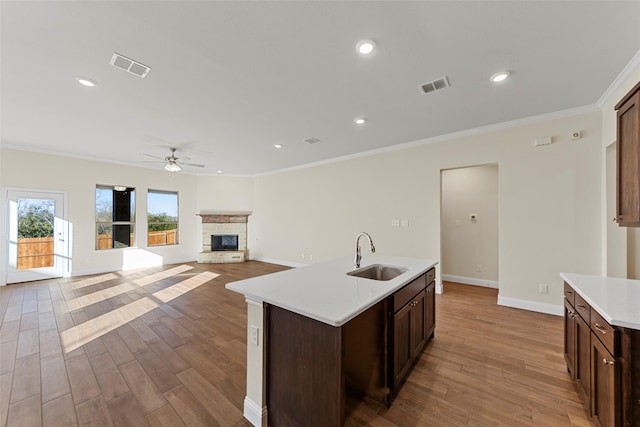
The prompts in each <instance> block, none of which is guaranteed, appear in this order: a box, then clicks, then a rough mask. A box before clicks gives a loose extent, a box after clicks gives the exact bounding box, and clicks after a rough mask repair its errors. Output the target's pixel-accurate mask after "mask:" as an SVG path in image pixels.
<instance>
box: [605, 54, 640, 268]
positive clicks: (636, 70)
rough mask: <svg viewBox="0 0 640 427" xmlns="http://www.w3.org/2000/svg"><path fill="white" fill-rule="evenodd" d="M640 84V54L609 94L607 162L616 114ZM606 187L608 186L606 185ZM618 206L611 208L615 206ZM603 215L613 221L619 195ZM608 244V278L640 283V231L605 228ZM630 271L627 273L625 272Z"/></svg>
mask: <svg viewBox="0 0 640 427" xmlns="http://www.w3.org/2000/svg"><path fill="white" fill-rule="evenodd" d="M638 82H640V52H638V53H637V54H636V56H635V58H634V59H633V60H632V61H631V62H630V64H629V66H628V67H627V68H626V69H625V70H624V71H623V72H622V73H621V78H620V81H619V82H618V83H619V84H618V86H617V87H616V89H615V90H614V91H613V92H611V93H610V94H607V95H608V96H607V100H606V101H605V102H604V104H603V105H602V150H603V157H604V159H605V162H606V158H607V154H606V150H607V146H609V145H611V144H612V143H614V142H615V141H616V138H617V135H616V110H615V105H616V104H617V103H618V102H619V101H620V100H621V99H622V98H623V97H624V96H625V95H626V94H627V92H629V91H630V90H631V88H633V87H634V86H635V85H636V84H637V83H638ZM603 182H605V183H606V182H607V176H606V175H603ZM605 186H606V184H605ZM608 191H615V186H613V187H612V186H608ZM612 203H613V204H614V205H613V206H611V204H612ZM603 206H604V207H603V211H605V212H608V213H609V215H608V216H607V218H605V220H606V221H611V219H612V218H613V216H615V215H613V216H612V215H610V213H612V212H615V195H611V194H610V193H607V194H606V195H604V196H603ZM602 228H603V230H604V234H605V238H606V240H607V243H606V245H605V247H604V248H603V250H604V257H606V260H607V265H608V266H611V267H612V271H611V272H605V274H607V275H610V276H615V277H624V273H625V272H626V277H627V278H629V279H640V227H616V226H613V227H612V226H611V224H605V225H603V227H602ZM625 270H626V271H625Z"/></svg>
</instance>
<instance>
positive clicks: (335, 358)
mask: <svg viewBox="0 0 640 427" xmlns="http://www.w3.org/2000/svg"><path fill="white" fill-rule="evenodd" d="M265 324H266V327H265V334H266V339H265V346H266V354H267V356H266V366H265V370H266V377H267V383H266V394H267V406H268V408H269V425H272V426H309V427H324V426H326V427H336V426H341V425H343V424H344V420H345V402H346V396H347V395H349V396H350V398H351V397H353V398H355V399H362V398H363V397H366V398H367V399H369V400H373V401H376V402H379V403H382V404H387V405H390V404H391V400H392V398H393V396H395V394H397V392H398V390H399V387H400V385H401V384H402V381H403V380H404V379H405V378H406V377H407V376H408V375H409V372H410V371H411V367H412V366H413V364H414V362H415V361H416V360H417V359H418V357H419V356H420V353H421V351H422V350H423V348H424V346H425V344H426V342H427V341H428V339H429V337H430V336H432V335H433V331H434V328H435V269H434V268H432V269H430V270H429V271H427V272H426V273H425V274H422V275H420V276H419V277H417V278H415V279H414V280H412V281H411V282H409V283H408V284H406V285H405V286H403V287H402V288H401V289H399V290H398V291H396V292H395V293H393V294H392V295H390V296H388V297H386V298H384V299H383V300H382V301H380V302H378V303H377V304H375V305H373V306H371V307H369V308H368V309H367V310H365V311H364V312H362V313H360V314H359V315H358V316H356V317H355V318H353V319H351V320H350V321H349V322H347V323H345V324H344V325H342V326H338V327H336V326H331V325H329V324H326V323H324V322H320V321H317V320H313V319H311V318H309V317H306V316H304V315H302V314H298V313H294V312H292V311H289V310H286V309H284V308H281V307H277V306H275V305H270V304H265Z"/></svg>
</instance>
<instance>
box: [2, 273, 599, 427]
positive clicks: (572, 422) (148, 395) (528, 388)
mask: <svg viewBox="0 0 640 427" xmlns="http://www.w3.org/2000/svg"><path fill="white" fill-rule="evenodd" d="M284 269H286V267H282V266H277V265H273V264H266V263H260V262H254V261H249V262H246V263H242V264H195V263H188V264H180V265H171V266H165V267H158V268H153V269H145V270H140V271H133V272H129V271H126V272H116V273H108V274H102V275H95V276H88V277H76V278H72V279H58V280H49V281H42V282H35V283H25V284H16V285H8V286H4V287H1V288H0V316H1V317H0V318H1V319H2V323H1V325H0V427H4V426H11V427H13V426H20V427H26V426H75V425H80V426H85V425H93V426H145V425H150V426H182V425H186V426H225V427H226V426H250V424H249V423H248V422H247V421H246V420H244V419H243V417H242V407H243V400H244V395H245V370H246V305H245V302H244V298H243V297H242V296H241V295H239V294H236V293H234V292H230V291H227V290H226V289H225V288H224V285H225V284H226V283H227V282H230V281H234V280H239V279H243V278H248V277H252V276H257V275H261V274H268V273H272V272H276V271H281V270H284ZM436 307H437V308H436V310H437V325H436V333H435V334H436V335H435V338H434V340H433V341H432V342H431V343H430V344H429V345H428V346H427V348H426V349H425V351H424V353H423V354H422V357H421V358H420V359H419V360H418V362H417V364H416V366H415V367H414V369H413V373H412V374H411V375H410V377H409V378H408V380H407V382H406V383H405V385H404V387H403V388H402V390H401V391H400V393H399V395H398V397H397V398H396V400H395V402H394V403H393V405H392V406H391V408H389V409H387V408H386V407H380V406H378V405H375V404H372V403H370V402H356V401H350V402H348V405H347V407H348V413H349V419H348V420H347V423H346V424H347V425H348V426H363V425H369V426H383V427H384V426H591V425H592V424H591V423H590V421H589V419H588V416H587V414H586V412H585V410H584V409H583V406H582V404H581V403H580V399H579V397H578V394H577V393H576V391H575V389H574V386H573V383H572V382H571V380H570V379H569V376H568V374H567V373H566V367H565V365H564V359H563V356H562V342H563V338H562V319H561V318H559V317H554V316H549V315H543V314H537V313H531V312H525V311H520V310H515V309H509V308H505V307H499V306H497V305H496V291H495V290H491V289H485V288H476V287H470V286H463V285H457V284H453V283H446V284H445V293H444V294H443V295H438V296H437V302H436Z"/></svg>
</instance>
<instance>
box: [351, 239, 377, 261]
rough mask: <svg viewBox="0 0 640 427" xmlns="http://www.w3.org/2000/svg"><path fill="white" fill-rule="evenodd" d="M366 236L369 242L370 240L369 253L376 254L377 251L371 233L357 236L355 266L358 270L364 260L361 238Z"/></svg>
mask: <svg viewBox="0 0 640 427" xmlns="http://www.w3.org/2000/svg"><path fill="white" fill-rule="evenodd" d="M362 236H366V237H367V240H369V252H371V253H374V252H375V251H376V247H375V246H373V240H372V239H371V236H369V233H365V232H362V233H360V234H358V235H357V236H356V257H355V258H354V260H353V265H355V267H356V268H360V260H361V259H362V255H360V237H362Z"/></svg>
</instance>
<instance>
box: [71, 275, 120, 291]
mask: <svg viewBox="0 0 640 427" xmlns="http://www.w3.org/2000/svg"><path fill="white" fill-rule="evenodd" d="M119 277H120V276H118V275H117V274H115V273H108V274H103V275H102V276H96V277H90V278H88V279H84V280H79V281H77V282H71V289H82V288H86V287H87V286H93V285H97V284H98V283H102V282H106V281H108V280H113V279H118V278H119Z"/></svg>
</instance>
